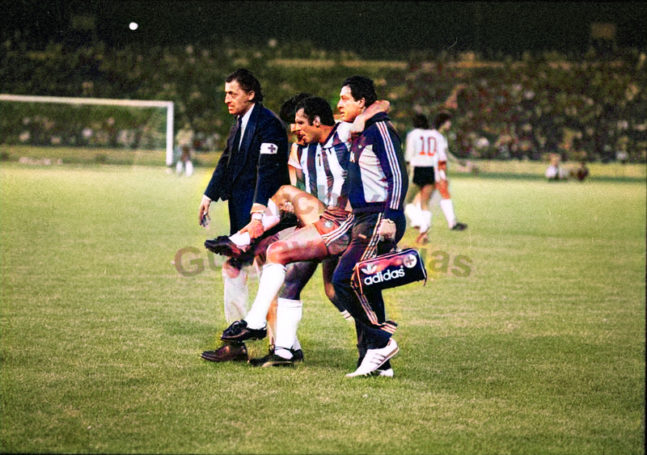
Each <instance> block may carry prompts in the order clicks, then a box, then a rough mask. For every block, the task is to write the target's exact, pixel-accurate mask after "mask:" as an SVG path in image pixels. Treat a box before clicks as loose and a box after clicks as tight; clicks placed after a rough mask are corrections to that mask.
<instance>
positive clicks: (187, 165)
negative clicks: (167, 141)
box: [185, 161, 193, 177]
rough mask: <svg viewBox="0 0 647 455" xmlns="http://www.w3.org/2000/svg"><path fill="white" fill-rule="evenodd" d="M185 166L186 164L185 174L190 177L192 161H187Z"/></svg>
mask: <svg viewBox="0 0 647 455" xmlns="http://www.w3.org/2000/svg"><path fill="white" fill-rule="evenodd" d="M185 166H186V176H187V177H191V176H192V175H193V162H192V161H187V162H186V165H185Z"/></svg>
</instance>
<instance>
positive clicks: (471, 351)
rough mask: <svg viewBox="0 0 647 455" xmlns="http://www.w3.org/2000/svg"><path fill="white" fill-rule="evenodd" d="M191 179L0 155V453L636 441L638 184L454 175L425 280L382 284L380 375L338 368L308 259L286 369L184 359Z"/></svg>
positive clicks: (640, 277) (533, 449)
mask: <svg viewBox="0 0 647 455" xmlns="http://www.w3.org/2000/svg"><path fill="white" fill-rule="evenodd" d="M209 176H210V171H209V170H206V169H198V170H197V173H196V174H195V175H194V176H193V177H191V178H186V177H181V178H180V177H177V176H175V175H173V174H167V173H166V172H165V169H164V168H163V167H145V166H100V165H97V166H92V165H90V166H68V165H65V166H53V167H44V166H31V167H30V166H24V165H20V164H17V163H3V164H2V166H1V167H0V234H1V237H0V241H1V246H0V248H1V268H2V270H1V273H2V275H1V290H2V294H1V311H0V336H1V339H0V356H1V357H0V362H1V363H0V394H1V402H0V419H1V420H0V451H2V452H23V453H25V452H39V453H169V454H181V453H190V454H203V453H204V454H250V453H254V454H255V453H259V454H260V453H272V454H290V453H294V454H301V453H316V454H323V453H326V454H327V453H330V454H337V453H348V454H369V453H370V454H507V453H509V454H538V453H542V454H544V453H545V454H602V453H608V454H639V453H644V436H643V434H644V429H645V428H644V426H645V420H644V416H645V413H644V412H645V394H644V386H645V234H646V232H645V223H646V220H645V203H646V200H645V199H646V197H645V190H646V184H645V182H644V181H635V180H634V181H595V180H593V181H587V182H584V183H577V182H567V183H548V182H545V181H543V180H539V179H514V180H504V179H494V178H489V179H483V178H477V177H459V176H456V177H454V178H453V180H452V193H453V199H454V204H455V207H456V212H457V214H458V217H459V219H460V220H461V221H464V222H466V223H468V224H469V228H468V230H466V231H464V232H453V231H449V230H448V229H447V225H446V223H445V220H444V218H443V215H442V213H441V212H440V210H439V208H438V207H434V209H433V212H434V220H433V227H432V230H431V235H430V237H431V243H430V244H429V245H428V246H426V247H425V248H424V249H423V251H422V252H423V254H424V256H425V258H426V262H427V269H428V272H429V275H430V277H429V281H428V282H427V284H426V286H422V284H421V283H414V284H411V285H408V286H405V287H401V288H396V289H393V290H390V291H388V292H386V293H385V300H386V302H387V313H388V316H389V317H390V318H392V319H394V320H396V321H397V322H398V323H399V328H398V331H397V332H396V334H395V338H396V339H397V341H398V343H399V345H400V348H401V350H400V354H399V355H398V356H397V357H395V358H394V359H393V361H392V364H393V367H394V369H395V377H394V378H392V379H389V378H359V379H347V378H345V377H344V375H345V374H346V373H348V372H351V371H353V370H354V367H355V359H356V349H355V333H354V326H353V324H352V323H349V322H347V321H346V320H344V319H343V318H342V317H341V316H340V315H339V314H338V313H337V311H336V310H335V309H334V307H333V306H332V305H331V304H330V303H329V302H328V301H327V300H326V298H325V294H324V292H323V286H322V282H321V276H320V272H317V274H316V275H315V277H314V279H313V281H312V282H311V283H310V284H309V285H308V287H307V288H306V291H305V292H304V295H303V299H304V316H303V320H302V324H301V328H300V332H299V337H300V341H301V344H302V345H303V349H304V354H305V362H304V363H303V364H299V365H297V366H296V367H295V368H287V369H286V368H265V369H255V368H252V367H250V366H248V365H246V364H239V363H236V364H233V363H229V364H213V363H209V362H205V361H203V360H201V359H200V353H201V352H202V351H203V350H205V349H211V348H214V347H216V346H217V345H218V341H217V335H218V334H219V333H220V332H221V331H222V329H224V328H225V327H226V324H225V321H224V315H223V310H222V279H221V278H220V269H219V268H218V267H217V262H218V261H217V260H214V257H213V256H209V255H207V254H206V251H205V250H204V248H203V246H202V244H203V242H204V240H205V239H206V238H208V237H215V236H216V235H221V234H224V233H226V232H227V231H228V221H227V217H226V212H225V211H226V208H225V204H223V203H218V204H216V205H212V223H211V226H210V227H209V229H208V230H206V231H205V230H204V229H202V228H200V227H199V226H198V222H197V208H198V204H199V201H200V197H201V194H202V191H203V189H204V187H205V186H206V183H207V181H208V178H209ZM414 238H415V232H414V231H413V230H409V231H408V232H407V235H406V236H405V239H404V240H403V242H401V245H412V242H413V239H414ZM216 259H217V258H216ZM256 283H257V281H255V280H254V279H253V280H252V281H251V283H250V290H252V291H253V292H252V297H253V293H254V292H255V289H256ZM249 347H250V351H251V352H250V353H251V354H252V355H254V356H260V355H264V354H265V352H266V350H267V343H266V342H265V341H255V342H251V343H249Z"/></svg>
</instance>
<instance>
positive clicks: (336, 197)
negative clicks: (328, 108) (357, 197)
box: [315, 122, 351, 209]
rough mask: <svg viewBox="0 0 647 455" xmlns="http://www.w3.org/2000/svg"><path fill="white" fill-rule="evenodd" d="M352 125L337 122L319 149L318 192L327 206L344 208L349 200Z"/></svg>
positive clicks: (317, 158) (317, 162)
mask: <svg viewBox="0 0 647 455" xmlns="http://www.w3.org/2000/svg"><path fill="white" fill-rule="evenodd" d="M350 127H351V124H350V123H346V122H342V123H337V124H336V125H335V126H334V128H333V130H332V131H331V132H330V134H329V135H328V137H327V138H326V141H325V142H324V143H323V145H321V147H319V148H318V149H317V154H316V159H315V167H316V174H317V194H318V195H319V196H318V197H319V200H321V201H322V202H323V203H324V205H325V206H326V207H337V208H341V209H343V208H345V207H346V203H347V201H348V195H347V191H346V185H345V182H346V175H347V169H348V156H349V150H350V145H351V135H350Z"/></svg>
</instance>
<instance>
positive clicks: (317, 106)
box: [295, 96, 335, 126]
mask: <svg viewBox="0 0 647 455" xmlns="http://www.w3.org/2000/svg"><path fill="white" fill-rule="evenodd" d="M299 109H303V113H304V114H305V115H306V117H308V122H310V124H312V122H313V121H314V119H315V117H316V116H319V120H321V123H323V124H324V125H328V126H333V125H334V124H335V117H334V116H333V113H332V109H331V107H330V104H329V103H328V101H326V100H325V99H323V98H320V97H318V96H311V97H309V98H305V99H303V100H301V101H299V104H297V107H296V108H295V112H296V111H298V110H299Z"/></svg>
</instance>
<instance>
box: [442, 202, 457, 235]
mask: <svg viewBox="0 0 647 455" xmlns="http://www.w3.org/2000/svg"><path fill="white" fill-rule="evenodd" d="M440 208H441V209H442V210H443V214H445V218H446V219H447V224H448V225H449V228H450V229H451V228H453V227H454V225H455V224H456V214H454V204H452V200H451V199H441V200H440Z"/></svg>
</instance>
